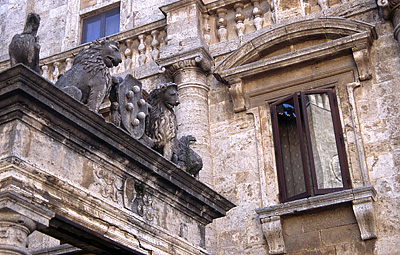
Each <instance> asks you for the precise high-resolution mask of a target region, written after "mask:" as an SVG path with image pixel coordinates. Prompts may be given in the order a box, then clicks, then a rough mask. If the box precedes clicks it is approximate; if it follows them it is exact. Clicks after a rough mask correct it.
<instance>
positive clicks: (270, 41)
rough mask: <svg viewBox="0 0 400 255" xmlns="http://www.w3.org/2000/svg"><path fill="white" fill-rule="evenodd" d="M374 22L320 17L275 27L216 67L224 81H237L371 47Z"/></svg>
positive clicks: (215, 73) (374, 34)
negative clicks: (372, 23)
mask: <svg viewBox="0 0 400 255" xmlns="http://www.w3.org/2000/svg"><path fill="white" fill-rule="evenodd" d="M374 39H376V32H375V28H374V26H373V25H370V24H368V23H365V22H361V21H354V20H348V19H344V18H318V19H310V20H302V21H297V22H293V23H290V24H285V25H280V26H275V27H272V28H270V29H267V30H265V32H264V33H263V34H261V35H259V36H258V37H256V38H254V39H252V40H249V41H248V42H247V43H245V44H243V45H242V46H241V47H239V48H238V49H237V50H236V51H234V52H232V53H231V54H230V55H229V56H228V57H226V58H225V59H224V60H223V61H222V62H221V63H220V64H219V65H218V66H217V67H216V68H215V69H214V75H215V76H216V77H217V79H219V80H221V81H229V80H237V79H241V78H243V77H247V76H251V75H254V74H257V73H261V72H265V71H269V70H273V69H279V68H282V67H286V66H290V65H293V64H298V63H301V62H303V61H307V60H311V59H321V58H324V57H326V56H332V55H335V54H339V53H340V52H343V51H345V50H349V49H350V50H353V51H354V50H360V49H362V48H368V47H369V45H370V44H371V43H372V41H373V40H374Z"/></svg>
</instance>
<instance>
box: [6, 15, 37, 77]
mask: <svg viewBox="0 0 400 255" xmlns="http://www.w3.org/2000/svg"><path fill="white" fill-rule="evenodd" d="M39 25H40V16H39V14H36V13H33V12H32V13H29V15H28V17H27V18H26V23H25V27H24V31H23V32H22V34H16V35H14V37H13V38H12V40H11V43H10V45H9V46H8V53H9V55H10V64H11V66H15V65H16V64H18V63H22V64H24V65H26V66H28V67H30V68H31V69H32V70H33V71H35V72H37V73H38V74H40V67H39V51H40V45H39V39H38V37H37V36H36V34H37V31H38V29H39Z"/></svg>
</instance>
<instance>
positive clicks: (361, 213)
mask: <svg viewBox="0 0 400 255" xmlns="http://www.w3.org/2000/svg"><path fill="white" fill-rule="evenodd" d="M376 199H377V193H376V191H375V189H374V187H373V186H364V187H359V188H354V189H348V190H343V191H339V192H333V193H329V194H325V195H320V196H314V197H309V198H304V199H299V200H296V201H292V202H287V203H282V204H277V205H271V206H269V207H264V208H259V209H256V210H255V211H256V213H257V214H258V216H259V219H260V222H261V227H262V231H263V233H264V235H265V238H266V239H267V242H268V246H269V252H270V254H285V253H286V249H285V241H284V240H283V233H282V223H281V216H283V215H290V214H294V213H297V212H302V211H307V210H312V209H316V208H322V207H326V206H330V205H335V204H340V203H346V202H352V204H353V212H354V215H355V217H356V220H357V224H358V227H359V229H360V232H361V239H362V240H368V239H373V238H376V237H377V235H376V226H375V212H374V208H373V202H375V201H376Z"/></svg>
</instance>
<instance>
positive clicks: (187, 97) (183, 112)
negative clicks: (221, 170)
mask: <svg viewBox="0 0 400 255" xmlns="http://www.w3.org/2000/svg"><path fill="white" fill-rule="evenodd" d="M161 10H162V11H163V12H164V13H165V14H166V16H167V33H168V44H167V45H165V46H163V47H161V50H160V58H159V59H158V60H157V61H156V62H157V64H158V65H159V66H160V69H162V70H164V71H165V74H166V76H168V78H169V79H172V80H173V81H174V82H175V83H176V84H177V85H178V94H179V98H180V102H181V103H180V105H179V106H178V107H177V108H176V116H177V121H178V138H180V137H181V136H183V135H192V136H194V137H196V139H197V141H196V143H195V144H194V145H193V146H192V148H193V149H194V150H195V151H196V152H197V153H198V154H199V155H200V156H201V157H202V159H203V170H202V171H200V174H199V176H200V180H201V181H203V182H205V183H208V184H209V185H211V186H212V185H213V176H212V161H211V152H210V134H209V128H208V127H209V114H208V92H209V89H210V88H209V85H208V84H207V82H206V78H207V74H208V72H209V71H210V69H211V65H212V61H213V60H212V57H211V55H210V54H209V52H208V46H207V44H206V43H205V41H204V39H203V29H202V27H203V24H202V22H203V15H204V14H205V11H206V10H205V7H204V4H203V3H202V1H199V0H185V1H176V2H172V3H170V4H168V5H165V6H163V7H161Z"/></svg>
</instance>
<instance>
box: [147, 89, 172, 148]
mask: <svg viewBox="0 0 400 255" xmlns="http://www.w3.org/2000/svg"><path fill="white" fill-rule="evenodd" d="M168 86H176V84H174V83H167V84H162V85H161V86H158V87H157V88H156V89H154V90H153V91H152V92H151V93H150V94H149V96H148V98H147V102H148V103H149V104H150V105H151V109H150V114H149V117H148V118H147V123H146V134H147V135H148V136H149V137H151V138H152V139H153V140H154V143H155V149H156V150H158V151H160V152H161V153H162V149H163V147H164V146H165V145H166V144H167V143H168V142H169V141H171V140H173V139H175V138H176V135H177V132H178V125H177V121H176V116H175V113H174V111H173V110H172V109H169V108H167V107H166V105H165V102H164V100H163V98H164V97H163V93H165V91H166V89H167V87H168Z"/></svg>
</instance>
